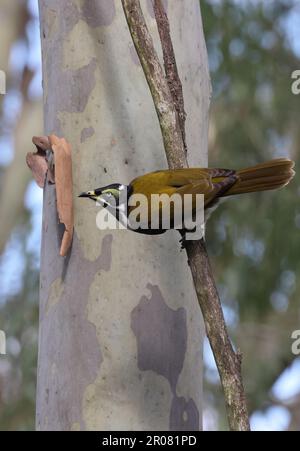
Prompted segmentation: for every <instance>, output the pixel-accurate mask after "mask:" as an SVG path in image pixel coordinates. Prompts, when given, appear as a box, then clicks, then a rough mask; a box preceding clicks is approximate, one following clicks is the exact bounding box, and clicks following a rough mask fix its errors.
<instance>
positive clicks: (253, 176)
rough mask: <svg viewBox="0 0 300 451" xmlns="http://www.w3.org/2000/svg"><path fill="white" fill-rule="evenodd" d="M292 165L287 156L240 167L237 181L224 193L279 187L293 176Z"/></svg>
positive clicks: (230, 193) (251, 191)
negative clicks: (248, 166)
mask: <svg viewBox="0 0 300 451" xmlns="http://www.w3.org/2000/svg"><path fill="white" fill-rule="evenodd" d="M294 165H295V163H294V162H293V161H291V160H289V159H287V158H278V159H276V160H271V161H267V162H265V163H262V164H258V165H257V166H252V167H250V168H246V169H241V170H240V171H237V172H236V175H237V176H238V180H237V182H236V183H235V184H234V185H233V186H232V187H231V188H230V189H229V190H228V191H227V192H226V194H224V195H225V196H229V195H233V194H242V193H253V192H255V191H266V190H271V189H277V188H281V187H283V186H285V185H287V184H288V183H289V182H290V181H291V179H292V178H293V177H294V175H295V171H294V170H293V167H294Z"/></svg>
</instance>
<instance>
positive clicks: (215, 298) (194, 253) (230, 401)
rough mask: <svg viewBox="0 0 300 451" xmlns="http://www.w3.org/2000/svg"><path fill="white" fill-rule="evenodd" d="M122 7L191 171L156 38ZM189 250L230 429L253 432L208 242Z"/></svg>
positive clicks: (176, 153) (127, 2)
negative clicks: (156, 47) (208, 250)
mask: <svg viewBox="0 0 300 451" xmlns="http://www.w3.org/2000/svg"><path fill="white" fill-rule="evenodd" d="M155 3H156V6H157V8H156V12H157V13H158V11H160V12H161V11H162V8H163V7H162V5H161V4H160V5H158V4H159V3H161V2H160V0H157V1H156V2H155ZM122 4H123V9H124V13H125V16H126V19H127V23H128V26H129V29H130V33H131V36H132V39H133V41H134V44H135V47H136V50H137V53H138V55H139V58H140V60H141V63H142V67H143V69H144V73H145V77H146V79H147V81H148V84H149V87H150V90H151V94H152V97H153V101H154V104H155V107H156V110H157V113H158V118H159V122H160V126H161V131H162V135H163V140H164V145H165V152H166V156H167V159H168V163H169V167H170V168H172V169H173V168H180V167H186V166H187V161H186V156H185V146H184V141H183V137H184V130H183V127H184V122H183V123H182V122H181V123H180V121H179V120H178V115H177V114H176V113H177V112H176V107H175V104H176V101H174V98H173V96H172V94H171V92H170V89H169V85H168V82H167V80H166V79H165V77H164V74H163V71H162V68H161V66H160V63H159V60H158V57H157V54H156V52H155V49H154V46H153V42H152V38H151V36H150V33H149V31H148V29H147V25H146V23H145V19H144V16H143V12H142V10H141V6H140V2H139V0H122ZM158 8H159V10H158ZM156 16H157V14H156ZM166 21H167V22H168V18H167V16H166V15H164V16H163V18H162V20H158V21H157V25H158V27H159V28H161V27H163V28H164V30H162V29H161V30H160V36H161V38H162V37H164V38H166V39H167V40H168V39H169V38H168V36H166V33H167V35H168V30H169V24H168V27H167V28H165V27H166V25H165V24H166ZM162 46H163V48H164V52H165V55H164V60H165V64H166V62H168V61H170V62H172V71H173V72H172V73H173V74H174V62H175V56H174V51H173V46H172V45H170V42H169V45H166V43H162ZM170 67H171V66H170ZM165 71H166V73H167V72H168V71H169V68H165ZM175 78H176V77H175ZM172 83H173V82H172ZM176 89H177V87H175V88H174V90H175V91H176ZM162 106H163V107H162ZM182 107H183V104H179V108H180V109H181V112H183V110H182ZM174 110H175V113H174ZM181 127H182V128H181ZM186 252H187V256H188V263H189V265H190V269H191V273H192V276H193V280H194V285H195V290H196V293H197V297H198V302H199V305H200V308H201V311H202V314H203V318H204V322H205V326H206V333H207V336H208V339H209V342H210V345H211V347H212V350H213V353H214V357H215V360H216V364H217V367H218V371H219V374H220V378H221V382H222V386H223V391H224V396H225V402H226V407H227V415H228V421H229V426H230V429H231V430H233V431H248V430H250V424H249V418H248V413H247V406H246V400H245V394H244V387H243V381H242V375H241V356H240V355H239V354H236V353H235V352H234V350H233V347H232V345H231V341H230V338H229V336H228V332H227V329H226V324H225V319H224V315H223V311H222V307H221V302H220V299H219V295H218V292H217V288H216V285H215V282H214V278H213V274H212V271H211V267H210V263H209V258H208V255H207V252H206V247H205V243H204V241H203V240H201V241H188V242H187V244H186Z"/></svg>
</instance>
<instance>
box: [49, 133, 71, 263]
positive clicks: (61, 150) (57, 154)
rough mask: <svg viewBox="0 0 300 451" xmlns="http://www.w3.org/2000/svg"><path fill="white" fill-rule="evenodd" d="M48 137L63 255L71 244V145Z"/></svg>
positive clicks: (54, 137) (63, 140)
mask: <svg viewBox="0 0 300 451" xmlns="http://www.w3.org/2000/svg"><path fill="white" fill-rule="evenodd" d="M49 139H50V143H51V148H52V150H53V154H54V165H55V185H56V201H57V211H58V216H59V220H60V222H61V223H63V224H64V226H65V232H64V235H63V238H62V242H61V247H60V255H61V256H62V257H65V256H66V255H67V253H68V250H69V249H70V247H71V244H72V238H73V226H74V213H73V177H72V156H71V146H70V144H69V143H68V142H67V141H66V140H65V139H64V138H62V139H60V138H58V137H57V136H55V135H51V136H50V137H49Z"/></svg>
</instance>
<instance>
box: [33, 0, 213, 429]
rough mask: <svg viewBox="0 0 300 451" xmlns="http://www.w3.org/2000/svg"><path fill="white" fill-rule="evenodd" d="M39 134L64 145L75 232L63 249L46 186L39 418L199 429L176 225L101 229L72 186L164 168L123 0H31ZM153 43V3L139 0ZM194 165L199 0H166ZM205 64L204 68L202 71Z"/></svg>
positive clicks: (202, 152) (62, 425)
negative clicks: (140, 230) (37, 46)
mask: <svg viewBox="0 0 300 451" xmlns="http://www.w3.org/2000/svg"><path fill="white" fill-rule="evenodd" d="M39 4H40V21H41V39H42V54H43V55H42V56H43V86H44V114H45V132H46V133H47V134H49V133H55V134H57V135H59V136H64V137H65V138H66V139H67V140H68V141H70V142H71V144H72V148H73V178H74V201H75V233H74V240H73V246H72V250H71V253H70V255H69V256H68V257H67V258H65V259H62V258H61V257H59V246H60V236H61V230H60V227H59V226H58V223H57V215H56V207H55V187H54V186H51V185H48V184H47V185H46V187H45V191H44V211H43V237H42V257H41V290H40V336H39V362H38V389H37V429H40V430H79V429H80V430H107V431H109V430H153V431H155V430H198V429H199V428H201V417H202V339H203V325H202V319H201V315H200V312H199V308H198V305H197V302H196V296H195V293H194V288H193V282H192V278H191V275H190V272H189V269H188V267H187V265H186V258H185V255H184V253H180V245H179V243H178V236H177V233H176V232H168V233H167V234H165V235H163V236H161V237H147V236H146V237H145V236H140V235H138V234H134V233H133V232H129V231H118V230H117V231H100V230H98V229H97V227H96V214H97V211H98V210H97V209H96V207H95V206H94V205H93V204H92V203H90V204H89V203H87V202H86V201H84V200H82V199H77V198H76V194H77V193H79V192H81V191H83V190H87V189H91V188H95V187H96V186H102V185H105V184H108V183H112V182H114V181H116V182H117V181H118V182H124V183H128V182H129V181H130V180H131V179H132V178H134V177H135V176H137V175H139V174H142V173H144V172H148V171H151V170H156V169H161V168H165V167H166V166H167V165H166V161H165V157H164V149H163V144H162V139H161V132H160V129H159V124H158V121H157V117H156V113H155V110H154V106H153V102H152V98H151V95H150V93H149V89H148V86H147V83H146V81H145V78H144V75H143V72H142V68H141V66H140V63H139V61H138V58H137V55H136V53H135V49H134V47H133V44H132V40H131V37H130V34H129V31H128V28H127V24H126V20H125V17H124V14H123V10H122V5H121V2H119V1H109V2H108V1H104V0H103V1H100V0H97V1H92V0H89V1H82V0H81V1H80V0H73V1H70V0H68V1H64V2H61V1H59V0H47V1H46V0H40V2H39ZM143 8H144V12H145V15H146V18H147V21H148V26H149V28H150V30H151V32H152V34H153V36H154V39H155V43H156V46H157V49H160V44H159V39H158V34H157V29H156V23H155V20H154V15H153V10H152V2H151V1H144V2H143ZM168 14H169V19H170V23H171V33H172V38H173V42H174V47H175V51H176V56H177V62H178V69H179V73H180V76H181V79H182V81H183V89H184V96H185V109H186V112H187V144H188V148H189V149H190V158H189V160H190V162H191V165H198V166H201V165H202V166H203V165H206V164H207V128H208V106H209V93H210V89H209V80H208V75H207V57H206V49H205V45H204V40H203V34H202V24H201V15H200V9H199V2H198V0H188V1H185V2H181V1H178V2H168ZM203 68H204V69H205V70H203Z"/></svg>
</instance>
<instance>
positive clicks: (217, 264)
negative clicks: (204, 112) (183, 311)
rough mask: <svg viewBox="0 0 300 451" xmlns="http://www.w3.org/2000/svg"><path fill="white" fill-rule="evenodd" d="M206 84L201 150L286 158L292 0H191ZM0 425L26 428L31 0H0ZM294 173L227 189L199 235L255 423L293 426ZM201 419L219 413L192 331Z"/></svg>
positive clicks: (30, 371) (294, 19) (253, 159)
mask: <svg viewBox="0 0 300 451" xmlns="http://www.w3.org/2000/svg"><path fill="white" fill-rule="evenodd" d="M201 9H202V17H203V22H204V31H205V36H206V43H207V48H208V54H209V62H210V71H211V78H212V85H213V98H212V107H211V124H210V149H209V162H210V165H211V166H214V165H216V166H219V167H230V168H231V167H233V168H239V167H242V166H247V165H251V164H255V163H258V162H261V161H263V160H267V159H270V158H274V157H278V156H286V157H290V158H293V159H294V160H295V161H296V169H297V163H298V161H299V157H298V155H299V150H300V127H299V113H300V95H298V96H297V95H294V94H292V91H291V86H292V81H293V80H292V78H291V75H292V72H293V71H295V70H297V69H298V70H300V38H299V30H300V4H299V1H297V0H270V1H268V2H266V1H262V0H235V1H234V0H201ZM0 42H1V52H0V70H2V71H4V72H5V73H6V75H7V86H6V90H7V93H6V95H4V96H3V95H1V96H0V218H1V223H0V224H1V227H0V329H2V330H5V332H6V336H7V355H6V356H0V430H32V429H34V415H35V414H34V408H35V406H34V405H35V383H36V362H37V337H38V290H39V282H38V279H39V249H40V238H41V236H40V231H41V210H42V191H41V190H40V189H39V188H38V187H37V186H36V185H35V183H34V182H33V181H32V180H31V174H30V171H29V170H28V168H27V166H26V164H25V155H26V153H27V152H29V151H32V145H31V138H32V136H33V135H38V134H42V129H43V124H42V104H41V96H42V87H41V54H40V45H39V22H38V5H37V0H28V1H27V0H18V1H11V0H1V3H0ZM299 200H300V187H299V175H296V178H295V179H294V181H293V182H292V183H291V184H290V185H289V186H288V187H287V188H285V189H284V190H281V191H278V192H269V193H258V194H253V195H251V196H243V198H242V199H241V198H236V199H234V200H232V201H231V202H228V203H226V204H225V205H223V206H221V207H220V208H219V209H218V210H217V212H216V213H215V214H214V215H213V216H212V218H211V220H210V222H209V225H208V227H207V244H208V247H209V252H210V255H211V259H212V265H213V269H214V272H215V276H216V281H217V283H218V288H219V291H220V296H221V299H222V302H223V306H224V311H225V316H226V320H227V323H228V326H229V328H230V334H231V336H232V337H233V340H234V342H235V343H237V344H238V346H239V348H240V349H241V351H242V352H243V355H244V367H243V369H244V381H245V386H246V391H247V397H248V401H249V408H250V413H251V425H252V428H253V429H254V430H300V357H298V358H297V356H294V355H293V354H292V351H291V346H292V340H291V334H292V332H293V331H294V330H299V329H300V303H299V299H300V293H299V291H300V286H299V282H298V280H299V275H300V260H299V257H298V255H299V249H300V203H299ZM204 360H205V395H204V396H205V404H204V428H205V430H216V429H217V430H224V429H226V428H227V420H226V415H225V408H224V402H223V395H222V392H221V390H220V385H219V378H218V373H217V370H216V367H215V364H214V361H213V357H212V355H211V351H210V348H209V345H208V344H207V343H206V344H205V349H204Z"/></svg>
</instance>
